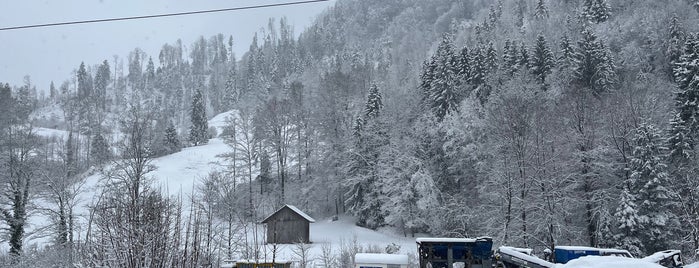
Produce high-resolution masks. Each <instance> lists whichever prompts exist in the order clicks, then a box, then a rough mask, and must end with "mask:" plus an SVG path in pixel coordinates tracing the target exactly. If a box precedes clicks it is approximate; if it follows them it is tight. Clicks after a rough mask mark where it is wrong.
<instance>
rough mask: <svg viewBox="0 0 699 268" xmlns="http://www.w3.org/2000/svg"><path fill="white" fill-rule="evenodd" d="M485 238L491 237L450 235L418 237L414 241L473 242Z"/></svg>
mask: <svg viewBox="0 0 699 268" xmlns="http://www.w3.org/2000/svg"><path fill="white" fill-rule="evenodd" d="M485 239H492V238H490V237H477V238H450V237H420V238H417V239H415V242H417V243H418V244H420V243H423V242H427V243H430V242H431V243H436V242H447V243H473V242H476V241H477V240H485Z"/></svg>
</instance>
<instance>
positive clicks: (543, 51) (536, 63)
mask: <svg viewBox="0 0 699 268" xmlns="http://www.w3.org/2000/svg"><path fill="white" fill-rule="evenodd" d="M532 54H533V55H532V59H531V71H532V74H534V76H536V79H537V80H538V81H539V83H541V84H544V83H545V82H546V76H547V75H548V74H550V73H551V70H552V69H553V65H554V60H553V53H551V49H549V46H548V44H547V43H546V37H544V35H543V34H540V35H539V36H538V37H537V38H536V45H535V46H534V52H533V53H532Z"/></svg>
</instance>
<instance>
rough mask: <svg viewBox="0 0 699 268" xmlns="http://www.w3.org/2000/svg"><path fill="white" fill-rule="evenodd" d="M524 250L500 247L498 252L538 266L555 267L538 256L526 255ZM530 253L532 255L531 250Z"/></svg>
mask: <svg viewBox="0 0 699 268" xmlns="http://www.w3.org/2000/svg"><path fill="white" fill-rule="evenodd" d="M522 250H523V249H522V248H514V247H500V248H499V249H498V251H500V253H504V254H507V255H510V256H512V257H516V258H518V259H522V260H525V261H528V262H531V263H536V264H538V265H541V266H545V267H553V263H550V262H547V261H545V260H542V259H539V258H538V257H536V256H531V255H528V254H526V253H523V252H522ZM528 251H529V252H530V253H529V254H531V249H528Z"/></svg>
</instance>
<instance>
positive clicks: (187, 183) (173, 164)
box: [148, 138, 231, 196]
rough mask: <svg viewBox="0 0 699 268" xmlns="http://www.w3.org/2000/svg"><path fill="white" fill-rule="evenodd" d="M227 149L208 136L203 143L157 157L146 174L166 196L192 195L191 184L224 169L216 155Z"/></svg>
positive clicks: (221, 143) (227, 148)
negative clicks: (152, 166)
mask: <svg viewBox="0 0 699 268" xmlns="http://www.w3.org/2000/svg"><path fill="white" fill-rule="evenodd" d="M230 150H231V149H230V147H229V146H228V145H226V144H225V143H224V142H223V140H221V139H219V138H215V139H211V140H209V143H207V144H205V145H200V146H196V147H188V148H184V149H182V151H180V152H177V153H174V154H171V155H166V156H163V157H160V158H156V159H155V160H153V162H152V164H153V165H154V166H156V167H157V169H156V170H155V171H153V172H151V173H148V176H149V177H152V178H154V179H155V185H156V186H159V187H161V189H163V191H164V192H167V193H169V195H177V194H179V193H180V192H182V193H183V194H184V195H185V196H186V195H189V194H191V192H192V190H193V186H194V184H195V183H198V182H199V181H200V180H201V179H203V178H205V177H206V176H207V175H208V174H209V173H210V172H212V171H217V170H222V169H223V166H222V164H221V159H220V158H219V157H217V155H220V154H223V153H226V152H228V151H230Z"/></svg>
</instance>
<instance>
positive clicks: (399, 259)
mask: <svg viewBox="0 0 699 268" xmlns="http://www.w3.org/2000/svg"><path fill="white" fill-rule="evenodd" d="M354 262H355V263H357V264H408V263H409V260H408V255H405V254H379V253H357V254H355V255H354Z"/></svg>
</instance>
